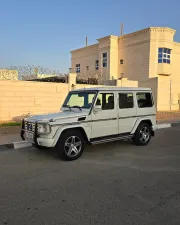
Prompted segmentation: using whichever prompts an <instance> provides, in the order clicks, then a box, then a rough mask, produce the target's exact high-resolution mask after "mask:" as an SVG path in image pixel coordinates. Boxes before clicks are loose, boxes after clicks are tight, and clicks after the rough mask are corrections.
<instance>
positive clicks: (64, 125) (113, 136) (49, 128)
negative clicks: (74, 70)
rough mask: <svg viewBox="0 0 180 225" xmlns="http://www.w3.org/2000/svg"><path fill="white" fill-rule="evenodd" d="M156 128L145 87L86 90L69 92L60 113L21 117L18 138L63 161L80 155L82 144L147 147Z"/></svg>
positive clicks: (148, 94)
mask: <svg viewBox="0 0 180 225" xmlns="http://www.w3.org/2000/svg"><path fill="white" fill-rule="evenodd" d="M156 129H157V125H156V109H155V105H154V101H153V97H152V91H151V89H149V88H122V87H119V88H115V87H103V88H88V89H79V90H75V91H70V92H69V94H68V95H67V97H66V99H65V101H64V104H63V105H62V107H61V112H58V113H53V114H45V115H38V116H32V117H28V118H25V119H24V120H23V123H22V129H21V137H22V139H23V140H27V141H29V142H31V143H32V144H33V145H34V146H36V147H37V148H39V149H41V148H44V147H48V148H54V147H55V148H56V149H57V151H58V153H59V155H60V156H61V157H63V158H64V159H66V160H74V159H77V158H79V157H80V156H81V154H82V153H83V150H84V143H88V144H92V145H94V144H100V143H105V142H111V141H117V140H121V139H127V138H131V139H132V140H133V141H134V143H135V144H136V145H147V144H148V143H149V141H150V139H151V137H152V136H154V131H155V130H156Z"/></svg>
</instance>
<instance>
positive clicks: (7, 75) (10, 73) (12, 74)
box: [0, 69, 18, 80]
mask: <svg viewBox="0 0 180 225" xmlns="http://www.w3.org/2000/svg"><path fill="white" fill-rule="evenodd" d="M0 80H18V71H17V70H9V69H0Z"/></svg>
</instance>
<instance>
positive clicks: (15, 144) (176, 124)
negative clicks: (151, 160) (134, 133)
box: [0, 121, 180, 150]
mask: <svg viewBox="0 0 180 225" xmlns="http://www.w3.org/2000/svg"><path fill="white" fill-rule="evenodd" d="M170 127H180V121H178V122H174V123H163V124H158V125H157V129H158V130H160V129H165V128H170ZM31 146H32V144H31V143H29V142H28V141H18V142H12V143H8V144H2V145H0V150H1V149H2V148H3V150H4V148H6V150H8V149H21V148H28V147H31Z"/></svg>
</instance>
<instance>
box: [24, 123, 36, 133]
mask: <svg viewBox="0 0 180 225" xmlns="http://www.w3.org/2000/svg"><path fill="white" fill-rule="evenodd" d="M24 126H25V130H28V131H31V132H33V133H34V132H35V123H31V122H27V121H26V122H25V123H24Z"/></svg>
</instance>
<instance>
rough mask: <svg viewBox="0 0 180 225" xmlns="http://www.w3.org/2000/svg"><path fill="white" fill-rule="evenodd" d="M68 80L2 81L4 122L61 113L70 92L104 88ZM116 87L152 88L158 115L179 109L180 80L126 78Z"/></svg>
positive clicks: (73, 78)
mask: <svg viewBox="0 0 180 225" xmlns="http://www.w3.org/2000/svg"><path fill="white" fill-rule="evenodd" d="M68 80H69V81H68V83H46V82H33V81H0V121H11V120H18V119H20V118H22V117H23V116H24V115H27V114H28V113H29V114H31V115H34V114H44V113H51V112H58V111H59V110H60V107H61V105H62V103H63V101H64V99H65V97H66V96H67V94H68V91H69V90H73V89H75V90H76V89H82V88H90V87H102V86H103V85H86V84H76V74H73V73H71V74H70V76H69V79H68ZM116 86H119V87H138V86H139V87H149V88H152V91H153V95H154V101H155V104H156V107H157V110H158V111H165V110H167V111H169V110H178V109H179V100H180V88H179V87H180V79H176V80H174V79H172V80H171V78H170V76H167V77H166V79H165V78H164V77H163V78H161V77H160V76H159V77H157V78H150V79H148V80H146V81H141V82H139V83H138V82H137V81H130V80H128V79H127V78H123V79H121V80H117V81H116Z"/></svg>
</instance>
